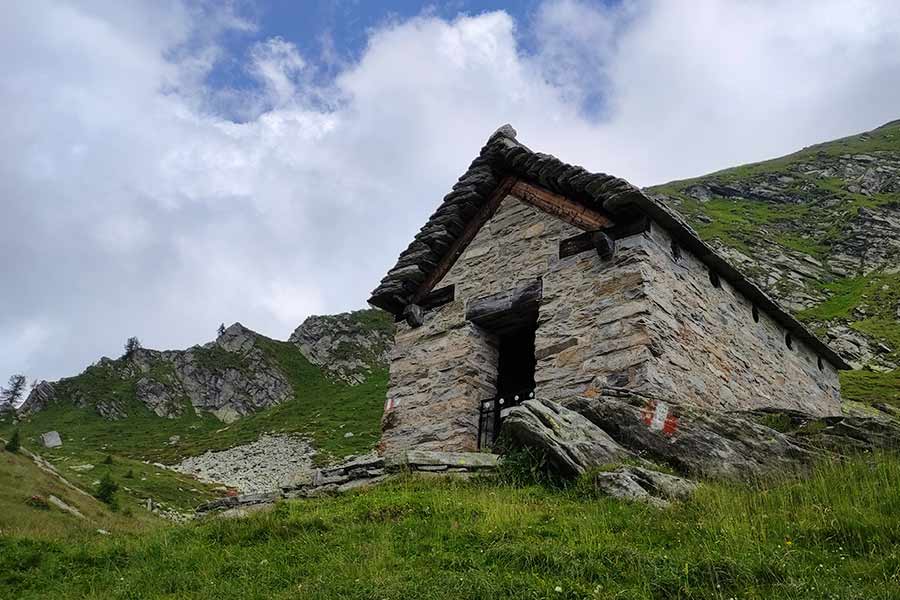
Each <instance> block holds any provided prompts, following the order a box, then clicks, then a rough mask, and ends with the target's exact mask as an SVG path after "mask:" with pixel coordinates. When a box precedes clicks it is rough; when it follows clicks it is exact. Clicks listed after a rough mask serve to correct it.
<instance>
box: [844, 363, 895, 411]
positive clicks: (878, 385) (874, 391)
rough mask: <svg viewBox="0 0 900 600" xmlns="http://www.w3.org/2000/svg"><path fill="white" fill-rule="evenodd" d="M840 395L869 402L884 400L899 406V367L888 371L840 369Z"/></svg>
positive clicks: (848, 398)
mask: <svg viewBox="0 0 900 600" xmlns="http://www.w3.org/2000/svg"><path fill="white" fill-rule="evenodd" d="M840 376H841V396H842V397H843V398H844V399H845V400H854V401H856V402H863V403H866V404H871V403H873V402H884V403H886V404H893V405H894V406H897V407H900V369H894V370H893V371H890V372H888V373H877V372H875V371H867V370H857V371H841V374H840Z"/></svg>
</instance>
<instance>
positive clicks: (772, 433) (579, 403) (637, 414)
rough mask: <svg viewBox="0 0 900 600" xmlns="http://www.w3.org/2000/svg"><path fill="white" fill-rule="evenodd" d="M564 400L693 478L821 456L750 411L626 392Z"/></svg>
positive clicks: (796, 467)
mask: <svg viewBox="0 0 900 600" xmlns="http://www.w3.org/2000/svg"><path fill="white" fill-rule="evenodd" d="M563 404H564V406H566V407H567V408H569V409H571V410H573V411H575V412H577V413H579V414H581V415H582V416H584V417H585V418H586V419H588V420H589V421H590V422H591V423H593V424H594V425H596V426H597V427H598V428H600V429H602V430H603V431H605V432H606V433H607V434H609V436H610V437H611V438H612V439H614V440H615V441H616V442H617V443H618V444H620V445H621V446H624V447H625V448H628V449H629V450H631V451H633V452H635V453H637V454H639V455H640V456H642V457H646V458H650V459H652V460H654V461H657V462H660V463H664V464H667V465H669V466H670V467H672V468H674V469H675V470H676V471H678V472H679V473H682V474H685V475H688V476H691V477H711V478H724V479H743V480H749V479H754V478H757V477H760V476H763V475H766V474H770V473H775V472H777V473H783V472H799V471H804V470H806V469H807V468H808V466H809V465H810V464H811V463H812V461H813V459H814V458H815V457H816V453H815V452H813V451H811V450H810V449H808V448H806V447H804V446H803V445H801V444H799V443H797V442H796V441H795V440H793V439H792V438H791V437H789V436H788V435H786V434H783V433H780V432H779V431H776V430H774V429H772V428H770V427H767V426H765V425H762V424H761V423H758V422H757V421H756V420H755V419H754V418H753V417H752V416H751V415H748V414H740V413H730V412H715V411H709V410H704V409H700V408H696V407H694V406H691V405H682V404H678V403H675V402H671V401H663V400H661V399H657V398H652V397H649V396H644V395H637V394H635V393H633V392H628V391H623V390H604V392H603V393H602V394H601V395H599V396H597V397H594V398H586V397H576V398H571V399H569V400H567V401H565V402H564V403H563ZM661 413H662V414H665V417H664V418H663V419H662V421H663V422H662V424H660V420H661V419H660V418H659V415H660V414H661Z"/></svg>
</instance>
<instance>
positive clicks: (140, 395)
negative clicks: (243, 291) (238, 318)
mask: <svg viewBox="0 0 900 600" xmlns="http://www.w3.org/2000/svg"><path fill="white" fill-rule="evenodd" d="M260 340H261V336H259V334H257V333H255V332H253V331H251V330H250V329H247V328H246V327H244V326H243V325H241V324H240V323H235V324H233V325H232V326H231V327H229V328H227V329H226V330H225V331H224V333H222V335H220V336H219V337H218V339H216V341H215V342H211V343H209V344H206V345H203V346H194V347H192V348H188V349H187V350H167V351H159V350H150V349H146V348H139V349H137V350H135V351H133V352H131V353H130V354H129V355H127V356H124V357H122V358H120V359H117V360H113V359H110V358H105V357H104V358H101V359H100V360H99V361H98V362H97V363H96V364H95V365H92V366H90V367H88V369H87V370H86V371H85V373H84V374H82V375H80V376H76V377H69V378H65V379H61V380H60V381H58V382H55V383H49V382H46V381H44V382H41V383H40V384H38V385H37V386H35V388H34V389H33V390H32V391H31V394H29V396H28V398H27V399H26V401H25V403H24V404H23V405H22V406H21V407H20V409H19V415H20V416H22V417H27V416H29V415H32V414H34V413H36V412H38V411H40V410H43V409H44V408H46V407H47V406H48V405H49V404H50V403H52V402H55V401H57V400H65V401H70V402H72V403H73V404H75V405H76V406H80V407H84V408H91V409H93V410H95V411H96V412H97V413H98V414H100V415H101V416H103V417H104V418H107V419H110V420H117V419H123V418H126V417H127V416H128V406H129V398H127V397H125V396H123V395H122V394H121V391H122V390H126V389H128V386H127V385H121V384H127V383H129V382H131V383H133V390H134V398H135V399H136V400H137V401H139V402H141V403H142V404H144V406H146V407H147V408H148V409H149V410H150V411H152V412H153V413H154V414H156V415H157V416H160V417H167V418H176V417H180V416H182V415H183V414H184V411H185V410H193V411H194V412H197V413H200V412H207V413H211V414H213V415H215V416H216V417H218V418H219V419H221V420H222V421H225V422H232V421H234V420H235V419H238V418H240V417H242V416H246V415H250V414H253V413H254V412H257V411H259V410H262V409H265V408H269V407H271V406H275V405H278V404H281V403H282V402H285V401H287V400H289V399H291V398H293V395H294V389H293V387H292V386H291V384H290V383H289V381H288V379H287V377H286V376H285V374H284V373H283V372H282V371H281V369H280V368H279V366H278V364H277V361H276V360H275V359H274V358H273V357H272V356H270V355H269V354H267V353H266V351H265V349H264V348H263V347H262V346H261V342H260ZM85 375H87V376H88V377H87V379H89V380H90V383H89V384H85V383H84V378H85V377H84V376H85Z"/></svg>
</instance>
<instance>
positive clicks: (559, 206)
mask: <svg viewBox="0 0 900 600" xmlns="http://www.w3.org/2000/svg"><path fill="white" fill-rule="evenodd" d="M509 194H510V195H511V196H514V197H516V198H518V199H519V200H521V201H523V202H527V203H528V204H531V205H532V206H534V207H535V208H538V209H540V210H542V211H544V212H545V213H548V214H551V215H553V216H554V217H557V218H559V219H562V220H563V221H565V222H566V223H569V224H570V225H574V226H575V227H578V228H579V229H584V230H585V231H594V230H597V229H605V228H607V227H612V225H613V222H612V221H611V220H610V219H609V218H608V217H606V216H605V215H602V214H600V213H599V212H597V211H595V210H591V209H590V208H587V207H585V206H582V205H580V204H577V203H575V202H573V201H571V200H569V199H568V198H566V197H565V196H561V195H559V194H556V193H554V192H550V191H548V190H545V189H543V188H540V187H537V186H535V185H532V184H530V183H526V182H524V181H522V180H518V181H516V183H515V184H514V185H513V186H512V189H511V190H510V191H509Z"/></svg>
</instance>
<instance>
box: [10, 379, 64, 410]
mask: <svg viewBox="0 0 900 600" xmlns="http://www.w3.org/2000/svg"><path fill="white" fill-rule="evenodd" d="M55 395H56V388H55V386H54V385H53V384H52V383H50V382H49V381H42V382H40V383H38V384H37V385H36V386H34V387H33V388H31V392H30V393H29V394H28V397H27V398H25V402H23V403H22V405H21V406H19V408H18V411H17V412H18V414H19V416H22V417H27V416H29V415H33V414H34V413H36V412H38V411H41V410H44V409H45V408H47V406H48V405H49V404H50V403H51V402H53V399H54V398H55Z"/></svg>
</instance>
